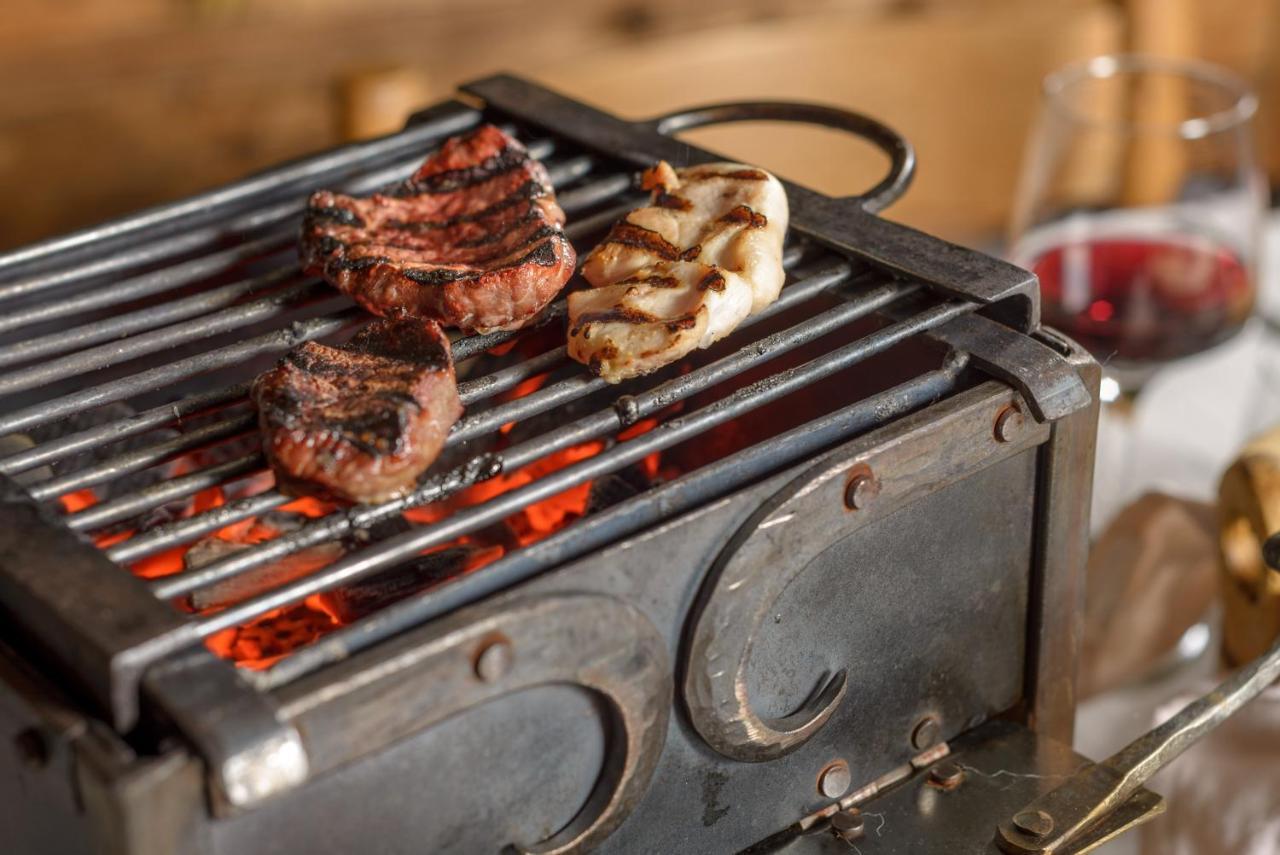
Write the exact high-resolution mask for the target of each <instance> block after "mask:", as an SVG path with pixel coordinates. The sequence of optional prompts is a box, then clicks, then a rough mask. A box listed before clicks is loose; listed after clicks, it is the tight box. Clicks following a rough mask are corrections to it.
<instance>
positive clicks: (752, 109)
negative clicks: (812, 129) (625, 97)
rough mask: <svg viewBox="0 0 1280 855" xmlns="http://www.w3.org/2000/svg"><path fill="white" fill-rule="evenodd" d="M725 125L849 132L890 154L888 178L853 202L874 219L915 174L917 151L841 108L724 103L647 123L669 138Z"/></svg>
mask: <svg viewBox="0 0 1280 855" xmlns="http://www.w3.org/2000/svg"><path fill="white" fill-rule="evenodd" d="M729 122H802V123H805V124H810V125H821V126H822V127H825V128H834V129H836V130H841V131H848V132H849V133H851V134H853V135H854V136H856V137H861V138H862V139H864V140H866V141H867V142H869V143H871V144H872V145H874V146H875V147H876V148H878V149H880V150H881V151H882V152H884V153H885V154H886V155H888V157H889V174H888V175H886V176H885V177H884V178H882V179H881V180H880V183H879V184H876V185H875V186H874V187H872V188H871V189H870V190H868V191H867V192H865V193H860V194H858V195H856V196H853V197H851V198H852V199H854V200H856V201H857V203H858V204H859V205H860V206H861V207H862V208H863V210H865V211H867V212H869V213H872V214H874V213H877V212H879V211H883V210H884V209H885V208H887V207H889V206H890V205H892V204H893V203H894V202H896V201H897V200H898V197H900V196H901V195H902V194H903V193H904V192H906V189H907V187H908V186H910V184H911V179H912V177H913V176H914V175H915V171H916V152H915V149H914V148H912V147H911V143H909V142H907V140H906V138H905V137H903V136H902V135H901V134H899V133H898V132H897V131H895V130H894V129H893V128H890V127H889V126H888V125H885V124H883V123H881V122H878V121H876V120H875V119H873V118H871V117H870V116H864V115H863V114H862V113H855V112H853V111H852V110H845V109H843V108H841V107H830V106H827V105H825V104H807V103H804V102H800V101H728V102H725V103H722V104H708V105H706V106H703V107H691V108H689V109H687V110H680V111H678V112H675V113H667V114H666V115H663V116H659V117H657V118H656V119H650V120H649V122H647V123H646V124H648V125H649V126H650V127H652V128H654V129H655V130H656V131H657V132H658V133H660V134H666V135H667V136H671V135H673V134H676V133H678V132H679V131H687V130H691V129H693V128H701V127H705V126H707V125H722V124H727V123H729Z"/></svg>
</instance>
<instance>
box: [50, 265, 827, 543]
mask: <svg viewBox="0 0 1280 855" xmlns="http://www.w3.org/2000/svg"><path fill="white" fill-rule="evenodd" d="M802 255H803V248H802V247H800V246H796V245H792V246H789V247H788V248H787V250H786V252H785V253H784V258H783V262H784V265H785V266H787V267H792V266H794V265H795V264H797V263H799V261H800V259H801V257H802ZM842 269H843V268H842ZM822 285H823V282H822V281H820V278H819V279H815V280H814V281H812V282H809V283H806V284H800V283H797V284H795V285H792V286H791V288H790V289H789V291H788V296H787V300H785V301H783V302H782V303H781V304H780V305H779V307H778V310H781V309H782V308H785V307H786V306H789V305H791V304H792V303H791V302H789V301H792V300H798V299H800V298H802V297H803V296H804V295H806V294H809V293H812V289H813V288H816V287H818V286H822ZM824 287H825V286H824ZM563 310H564V304H563V301H559V302H557V303H556V304H553V306H552V307H551V311H552V313H554V314H556V315H557V316H558V314H560V313H561V312H563ZM500 335H507V334H500ZM483 338H484V337H483V336H472V337H470V338H466V339H462V340H461V341H459V342H457V343H456V344H455V345H454V353H455V355H456V356H457V358H458V359H459V361H461V360H462V359H464V358H467V357H469V356H471V355H474V354H475V353H476V352H478V351H477V346H476V344H475V341H476V340H479V339H483ZM564 356H565V349H564V348H559V349H558V350H556V351H554V352H552V353H551V354H543V355H541V356H538V357H535V358H532V359H527V360H524V361H523V362H522V363H520V364H517V365H514V366H508V367H507V368H504V369H500V370H498V371H496V372H494V373H493V374H490V375H487V376H486V377H483V378H478V379H475V380H468V381H466V382H464V383H462V384H460V386H459V394H460V395H461V397H462V399H463V403H464V404H467V405H470V404H471V403H473V402H475V401H478V400H481V399H482V398H485V397H488V396H490V395H492V394H496V393H498V392H502V391H506V390H507V389H510V388H512V387H513V386H514V385H515V384H516V383H518V382H519V381H521V380H524V379H526V378H527V377H530V376H532V375H533V374H536V373H539V372H540V371H542V370H546V369H547V368H550V367H551V366H552V363H553V362H556V363H558V362H563V361H564ZM544 365H545V366H546V368H544V367H543V366H544ZM587 382H590V381H586V380H584V379H582V378H579V379H578V380H577V381H572V382H570V381H566V383H562V384H560V386H558V387H557V390H556V391H557V392H558V393H560V394H561V397H560V398H558V399H557V401H559V400H571V399H572V398H574V397H580V396H581V395H583V394H587V393H588V392H590V391H593V390H597V389H602V388H604V386H605V385H606V384H604V383H603V381H594V385H592V386H590V388H588V389H584V390H583V391H581V392H578V393H577V394H572V390H573V388H574V385H575V383H587ZM544 391H545V392H550V390H544ZM527 397H530V400H528V401H526V402H525V403H524V404H523V405H521V404H519V402H512V406H510V407H508V409H506V410H503V411H501V412H494V411H492V410H490V411H485V412H483V413H480V414H476V415H475V417H473V418H472V419H471V420H469V421H466V422H464V423H462V424H460V425H458V426H456V429H455V433H456V434H458V435H457V436H453V437H451V442H454V443H457V442H463V441H466V440H467V439H470V438H472V437H474V436H477V435H479V434H480V433H482V432H484V431H486V430H489V429H491V428H492V427H496V426H497V425H499V424H502V423H505V422H507V421H514V420H517V419H518V418H521V417H524V416H525V415H527V414H528V413H529V412H531V411H533V410H532V407H533V405H534V403H535V399H533V398H532V396H527ZM522 400H523V399H522ZM536 400H542V401H544V403H543V404H542V406H541V408H542V409H545V408H547V407H549V406H551V405H552V404H554V403H556V402H557V401H552V400H550V399H549V398H546V397H543V398H539V399H536ZM229 422H234V423H236V424H241V423H242V418H241V417H240V416H237V415H231V416H228V417H227V418H225V419H223V420H221V421H219V422H216V423H213V424H210V425H206V426H204V427H202V428H201V430H204V431H209V432H210V433H213V432H218V431H220V429H222V428H225V427H226V426H227V424H228V423H229ZM459 429H460V431H461V432H459ZM195 444H198V443H188V442H180V441H179V440H172V439H169V440H164V441H162V442H160V443H158V444H156V445H153V446H148V447H147V448H144V449H136V450H134V451H131V452H128V453H126V454H124V455H121V456H119V457H117V458H113V459H112V460H108V461H104V462H103V463H102V464H100V465H99V466H98V467H95V468H94V470H93V471H92V472H89V473H85V472H83V471H82V472H81V473H72V474H70V475H68V476H66V477H65V478H64V479H60V483H62V484H64V485H65V484H74V485H75V487H66V488H65V489H64V490H63V491H64V492H65V491H66V489H75V488H78V487H80V486H86V485H87V484H89V483H98V482H100V481H101V478H99V477H98V476H99V475H100V474H101V473H104V472H113V473H115V474H123V473H124V472H128V471H136V470H137V469H140V468H144V467H145V465H149V463H155V462H160V461H161V460H163V459H165V458H166V457H167V456H169V455H170V453H171V452H172V451H174V450H175V449H176V448H178V447H182V448H186V447H192V446H193V445H195ZM148 461H149V463H148ZM264 465H265V462H264ZM78 476H84V477H83V478H81V477H78ZM90 479H92V480H90ZM191 483H195V482H191ZM41 486H42V489H41V493H40V495H39V497H38V498H42V499H48V498H53V495H51V493H52V490H51V489H48V488H43V483H42V485H41ZM199 489H204V488H203V487H201V488H199ZM33 495H34V494H33ZM272 495H273V496H274V499H275V501H274V503H271V500H270V499H268V498H267V497H266V496H264V495H262V494H260V495H258V496H255V497H252V498H253V501H251V502H250V501H247V500H236V501H235V502H232V503H230V504H228V505H223V506H221V507H219V508H215V509H213V510H210V511H206V512H205V513H204V514H199V515H195V516H193V517H188V518H186V519H183V520H179V521H176V522H174V523H172V524H170V527H165V526H158V527H157V528H155V529H152V530H150V531H148V532H145V533H143V534H140V535H137V536H135V537H133V538H130V539H129V540H127V541H124V542H122V543H120V544H118V545H117V546H115V547H112V550H111V551H110V552H109V555H110V556H111V557H112V559H113V560H116V561H132V560H136V559H138V558H141V557H145V556H147V555H150V554H154V553H155V552H157V551H160V550H161V549H165V548H168V547H169V546H173V545H176V544H177V543H181V542H185V538H190V537H198V536H199V535H201V534H207V533H208V532H210V531H216V530H217V529H218V528H222V527H223V526H225V525H227V524H229V523H232V522H236V521H238V520H240V519H244V518H246V517H248V516H252V515H254V514H257V513H261V512H263V510H269V509H270V508H272V507H279V506H280V505H283V504H285V503H287V502H288V501H289V499H288V498H287V497H285V496H283V495H281V494H279V493H273V494H272ZM168 500H169V499H165V500H164V501H168ZM237 502H243V504H242V505H241V504H237ZM113 504H114V499H113V500H112V501H110V502H106V503H103V504H102V505H95V506H94V508H92V509H90V510H97V515H95V516H93V517H91V519H94V520H100V519H101V518H103V517H102V515H103V514H104V513H106V511H105V510H104V508H103V506H104V505H113ZM159 504H163V501H157V502H156V503H155V504H153V505H152V507H155V506H158V505H159ZM131 507H133V506H132V505H131ZM70 519H71V521H72V522H71V525H72V526H73V527H74V528H77V529H78V530H83V529H82V526H87V525H88V524H86V523H83V522H81V521H80V518H79V516H78V515H74V514H73V515H72V516H71V517H70ZM112 519H113V520H115V519H120V518H118V517H112ZM97 524H102V523H97ZM177 532H182V534H181V535H178V534H177ZM175 537H176V538H177V539H176V540H175V539H174V538H175Z"/></svg>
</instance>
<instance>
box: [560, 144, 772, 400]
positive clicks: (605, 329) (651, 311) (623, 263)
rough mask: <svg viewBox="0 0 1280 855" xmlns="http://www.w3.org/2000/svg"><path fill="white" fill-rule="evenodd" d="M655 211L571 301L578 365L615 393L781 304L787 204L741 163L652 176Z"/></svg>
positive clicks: (596, 260) (648, 209) (591, 272)
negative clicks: (615, 388) (621, 384)
mask: <svg viewBox="0 0 1280 855" xmlns="http://www.w3.org/2000/svg"><path fill="white" fill-rule="evenodd" d="M643 183H644V186H645V188H646V189H649V190H651V191H652V198H651V199H650V203H649V205H647V206H645V207H643V208H637V209H636V210H634V211H631V212H630V213H629V214H627V216H626V217H625V218H624V219H623V220H622V221H621V222H619V223H618V224H617V225H615V226H614V227H613V229H612V231H610V232H609V235H608V236H607V237H606V238H605V239H604V242H603V243H601V244H600V245H599V246H597V247H596V248H595V249H594V250H592V251H591V254H590V255H589V256H588V257H587V260H586V262H585V263H584V264H583V265H582V275H583V277H584V278H586V280H587V281H588V282H590V283H591V285H593V286H594V287H592V288H589V289H587V290H584V291H577V292H575V293H572V294H570V295H569V355H570V356H572V357H573V358H574V359H576V360H578V361H579V362H582V363H584V364H586V365H588V366H590V367H591V369H592V370H593V371H595V372H596V373H597V374H599V375H600V376H601V377H603V378H604V379H606V380H608V381H610V382H611V383H616V382H618V381H620V380H624V379H626V378H628V377H635V376H637V375H640V374H647V373H649V372H651V371H654V370H656V369H658V368H660V367H662V366H663V365H667V364H669V363H671V362H674V361H675V360H677V359H679V358H681V357H682V356H684V355H685V354H687V353H689V352H690V351H692V350H693V349H695V348H699V347H707V346H708V345H710V344H711V343H712V342H715V341H718V340H719V339H721V338H723V337H724V336H726V335H728V334H729V333H731V332H733V330H734V329H736V328H737V326H738V324H740V323H742V321H743V319H745V318H746V317H747V316H748V315H750V314H752V313H754V312H758V311H760V310H761V309H763V308H764V307H765V306H767V305H769V304H770V303H772V302H773V301H774V300H776V299H777V298H778V292H779V291H780V290H781V289H782V281H783V279H784V277H785V274H784V273H783V270H782V241H783V237H784V236H785V234H786V230H787V218H788V210H787V194H786V191H785V190H784V189H783V187H782V184H781V182H779V181H778V179H776V178H774V177H773V176H772V175H770V174H769V173H767V172H765V171H764V170H761V169H755V168H753V167H750V166H744V165H742V164H740V163H710V164H706V165H703V166H694V167H690V168H688V169H681V170H678V171H677V170H674V169H672V168H671V167H670V166H669V165H668V164H667V163H665V162H660V163H658V165H657V166H655V167H653V168H652V169H650V170H648V171H646V172H645V173H644V177H643Z"/></svg>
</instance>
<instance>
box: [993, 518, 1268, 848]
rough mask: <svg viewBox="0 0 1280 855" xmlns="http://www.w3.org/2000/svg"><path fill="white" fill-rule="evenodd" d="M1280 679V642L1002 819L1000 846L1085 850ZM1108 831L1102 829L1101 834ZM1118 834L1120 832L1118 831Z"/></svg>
mask: <svg viewBox="0 0 1280 855" xmlns="http://www.w3.org/2000/svg"><path fill="white" fill-rule="evenodd" d="M1263 557H1264V559H1265V560H1266V562H1267V565H1268V566H1269V567H1270V568H1271V569H1272V570H1278V571H1280V533H1276V534H1273V535H1272V536H1271V537H1270V539H1269V540H1268V541H1267V543H1266V545H1265V546H1264V547H1263ZM1278 677H1280V641H1277V642H1276V643H1275V644H1274V645H1272V647H1271V649H1270V650H1268V651H1267V652H1266V653H1264V654H1263V655H1261V656H1259V657H1258V658H1257V659H1255V660H1253V661H1252V662H1250V663H1249V664H1248V665H1246V666H1245V667H1243V668H1241V669H1240V670H1239V671H1237V672H1236V673H1235V674H1233V675H1232V676H1231V677H1230V678H1229V679H1227V680H1226V681H1224V682H1223V683H1222V684H1220V685H1219V686H1218V687H1217V688H1216V689H1214V690H1213V691H1212V692H1210V693H1209V694H1207V695H1204V696H1203V697H1200V698H1197V699H1196V700H1194V701H1192V702H1191V703H1189V704H1187V706H1185V707H1184V708H1183V709H1182V710H1181V711H1180V712H1179V713H1178V714H1177V715H1175V716H1174V717H1173V718H1171V719H1169V720H1168V721H1166V722H1165V723H1164V724H1162V725H1160V726H1159V727H1157V728H1155V729H1154V730H1151V731H1149V732H1148V733H1146V734H1144V735H1143V736H1140V737H1139V738H1138V739H1135V740H1134V741H1133V742H1131V743H1129V744H1128V745H1126V746H1125V747H1124V748H1122V749H1120V750H1119V751H1118V752H1116V753H1115V754H1113V755H1111V756H1110V757H1108V758H1107V759H1106V760H1103V761H1102V762H1100V763H1093V764H1090V765H1088V766H1086V767H1085V768H1083V769H1081V770H1080V771H1079V772H1077V773H1075V774H1074V775H1072V776H1071V777H1070V778H1069V779H1067V781H1066V783H1064V784H1062V785H1061V786H1059V787H1058V788H1057V789H1054V790H1051V791H1050V792H1048V793H1045V794H1044V795H1043V796H1041V797H1040V798H1038V799H1036V800H1035V801H1033V802H1032V803H1031V804H1029V805H1027V806H1026V807H1025V808H1023V809H1022V810H1020V811H1018V812H1017V813H1016V814H1014V815H1013V817H1011V818H1010V819H1009V820H1007V821H1005V822H1003V823H1001V824H1000V826H999V828H998V829H997V832H996V844H997V845H998V846H999V847H1000V848H1001V849H1002V850H1003V851H1005V852H1009V853H1013V855H1065V853H1076V852H1085V851H1088V850H1089V849H1091V848H1093V847H1094V846H1096V845H1097V844H1098V843H1100V842H1102V841H1103V840H1106V839H1107V838H1108V837H1109V836H1110V834H1107V833H1106V832H1105V831H1102V826H1105V825H1114V821H1112V822H1109V820H1114V819H1116V818H1117V817H1114V816H1113V815H1114V814H1116V813H1117V812H1118V811H1120V809H1121V808H1123V807H1124V806H1125V805H1126V804H1127V803H1128V801H1129V799H1130V798H1131V797H1132V796H1134V794H1135V793H1137V792H1138V790H1139V788H1141V787H1142V785H1143V784H1145V783H1146V782H1147V781H1148V780H1149V779H1150V778H1151V776H1152V775H1154V774H1155V773H1156V772H1159V771H1160V770H1161V769H1163V768H1164V767H1165V766H1166V765H1168V764H1169V763H1171V762H1172V761H1173V760H1174V759H1176V758H1177V757H1178V755H1179V754H1181V753H1182V752H1183V751H1186V750H1187V749H1188V748H1190V747H1191V746H1192V745H1193V744H1194V743H1195V742H1197V741H1198V740H1199V739H1200V738H1201V737H1203V736H1205V735H1206V734H1208V733H1209V731H1211V730H1213V729H1214V728H1215V727H1217V726H1218V725H1220V724H1221V723H1222V722H1224V721H1226V719H1227V718H1228V716H1230V715H1231V714H1232V713H1234V712H1235V711H1236V710H1238V709H1240V708H1241V707H1242V706H1244V705H1245V704H1247V703H1248V702H1249V701H1251V700H1253V699H1254V698H1256V697H1257V696H1258V695H1259V694H1261V693H1262V691H1263V689H1265V688H1267V686H1269V685H1271V683H1272V682H1274V681H1275V680H1276V679H1277V678H1278ZM1100 831H1102V833H1099V832H1100ZM1113 833H1114V832H1113Z"/></svg>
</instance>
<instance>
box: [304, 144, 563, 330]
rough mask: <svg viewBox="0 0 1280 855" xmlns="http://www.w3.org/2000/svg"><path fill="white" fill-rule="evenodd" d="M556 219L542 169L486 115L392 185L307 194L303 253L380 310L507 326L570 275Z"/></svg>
mask: <svg viewBox="0 0 1280 855" xmlns="http://www.w3.org/2000/svg"><path fill="white" fill-rule="evenodd" d="M563 224H564V212H563V211H562V210H560V206H559V205H557V204H556V201H555V195H554V193H553V192H552V190H551V182H550V180H549V179H548V177H547V171H546V169H544V168H543V166H542V164H540V163H538V162H537V161H536V160H534V159H533V158H531V157H530V156H529V153H528V152H527V151H526V150H525V148H524V146H522V145H521V144H520V143H519V142H517V141H516V140H514V139H512V138H511V137H509V136H507V135H506V134H505V133H503V132H502V131H501V130H499V129H498V128H496V127H494V126H493V125H484V126H482V127H481V128H479V129H477V130H475V131H473V132H471V133H470V134H467V135H465V136H460V137H453V138H451V139H449V140H448V141H446V142H445V143H444V145H443V146H441V148H440V150H439V151H437V152H436V153H435V154H433V155H431V157H429V158H427V161H426V163H424V164H423V165H422V166H421V168H419V169H418V171H417V172H416V173H414V175H413V176H412V177H411V178H409V179H408V180H407V181H405V182H404V183H403V184H401V185H399V186H398V187H396V188H395V189H393V190H392V191H391V192H390V193H388V194H375V195H373V196H371V197H369V198H367V199H357V198H353V197H351V196H343V195H340V194H337V193H330V192H327V191H321V192H319V193H315V194H314V195H312V197H311V200H310V202H309V203H308V206H307V211H306V214H305V216H304V218H303V224H302V242H301V252H302V261H303V265H304V266H305V268H306V269H307V271H308V272H309V273H313V274H317V275H322V276H324V278H325V279H327V280H328V281H329V282H330V283H332V284H333V285H334V286H336V287H337V288H338V289H339V290H341V291H343V292H344V293H346V294H349V295H350V296H351V297H352V298H353V299H355V300H356V302H358V303H360V305H362V306H364V307H365V308H366V309H368V310H369V311H371V312H373V313H374V314H377V315H394V314H396V313H399V312H405V313H408V314H410V315H413V316H415V317H420V318H431V319H433V320H437V321H439V322H441V323H443V324H448V325H451V326H456V327H459V328H461V329H464V330H468V331H479V332H485V331H489V330H497V329H515V328H516V327H519V326H521V325H523V324H524V323H526V322H527V321H529V320H530V319H531V318H533V317H534V316H535V315H536V314H537V313H538V312H539V311H541V310H542V308H543V307H544V306H546V305H547V303H549V302H551V299H552V298H553V297H555V295H556V294H557V293H559V291H560V289H561V288H563V287H564V284H565V282H567V281H568V279H569V277H570V276H571V275H572V274H573V268H574V264H575V262H576V261H577V258H576V256H575V255H574V252H573V247H572V246H571V245H570V244H569V241H568V239H567V238H566V237H565V234H564V229H563V228H562V226H563Z"/></svg>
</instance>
